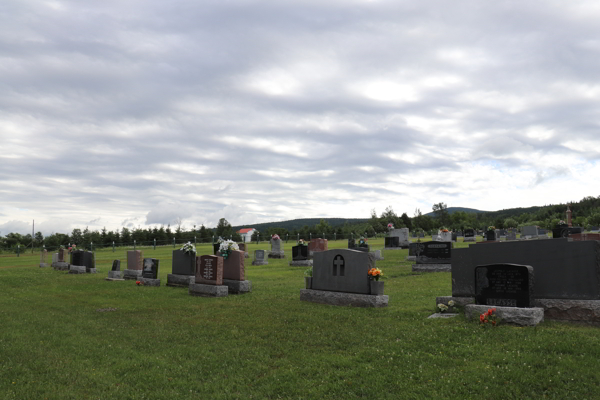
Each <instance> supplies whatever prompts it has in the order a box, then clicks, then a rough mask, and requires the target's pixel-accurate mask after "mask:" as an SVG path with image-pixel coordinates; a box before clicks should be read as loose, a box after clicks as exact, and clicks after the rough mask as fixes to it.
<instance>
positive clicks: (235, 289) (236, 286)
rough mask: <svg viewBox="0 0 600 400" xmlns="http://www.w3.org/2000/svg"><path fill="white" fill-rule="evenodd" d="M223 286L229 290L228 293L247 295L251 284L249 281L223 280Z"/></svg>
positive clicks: (250, 289)
mask: <svg viewBox="0 0 600 400" xmlns="http://www.w3.org/2000/svg"><path fill="white" fill-rule="evenodd" d="M223 285H224V286H227V287H228V288H229V292H230V293H235V294H240V293H249V292H251V291H252V282H250V281H234V280H231V279H223Z"/></svg>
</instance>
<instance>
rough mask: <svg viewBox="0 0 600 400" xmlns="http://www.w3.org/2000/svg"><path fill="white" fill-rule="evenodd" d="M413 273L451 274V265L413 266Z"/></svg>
mask: <svg viewBox="0 0 600 400" xmlns="http://www.w3.org/2000/svg"><path fill="white" fill-rule="evenodd" d="M412 271H413V272H452V264H413V266H412Z"/></svg>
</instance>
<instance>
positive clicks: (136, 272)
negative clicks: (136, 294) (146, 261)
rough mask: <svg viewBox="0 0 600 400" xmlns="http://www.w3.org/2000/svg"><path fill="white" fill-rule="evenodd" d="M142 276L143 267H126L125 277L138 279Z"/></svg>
mask: <svg viewBox="0 0 600 400" xmlns="http://www.w3.org/2000/svg"><path fill="white" fill-rule="evenodd" d="M141 277H142V270H141V269H126V270H124V271H123V279H130V280H134V281H137V280H138V279H140V278H141Z"/></svg>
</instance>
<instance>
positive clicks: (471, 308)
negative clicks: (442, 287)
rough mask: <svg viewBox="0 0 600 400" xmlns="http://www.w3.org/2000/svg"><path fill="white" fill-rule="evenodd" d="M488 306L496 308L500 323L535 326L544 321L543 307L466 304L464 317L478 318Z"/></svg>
mask: <svg viewBox="0 0 600 400" xmlns="http://www.w3.org/2000/svg"><path fill="white" fill-rule="evenodd" d="M490 308H495V309H496V316H497V317H498V318H500V320H501V321H500V323H502V324H512V325H518V326H536V325H537V324H539V323H540V322H544V309H543V308H541V307H533V308H521V307H497V306H488V305H479V304H468V305H466V306H465V317H466V318H467V319H476V320H478V319H479V316H480V315H481V314H483V313H484V312H486V311H487V310H489V309H490Z"/></svg>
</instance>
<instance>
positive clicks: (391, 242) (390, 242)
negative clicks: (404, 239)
mask: <svg viewBox="0 0 600 400" xmlns="http://www.w3.org/2000/svg"><path fill="white" fill-rule="evenodd" d="M385 247H388V248H390V247H400V237H398V236H391V237H386V238H385Z"/></svg>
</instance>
